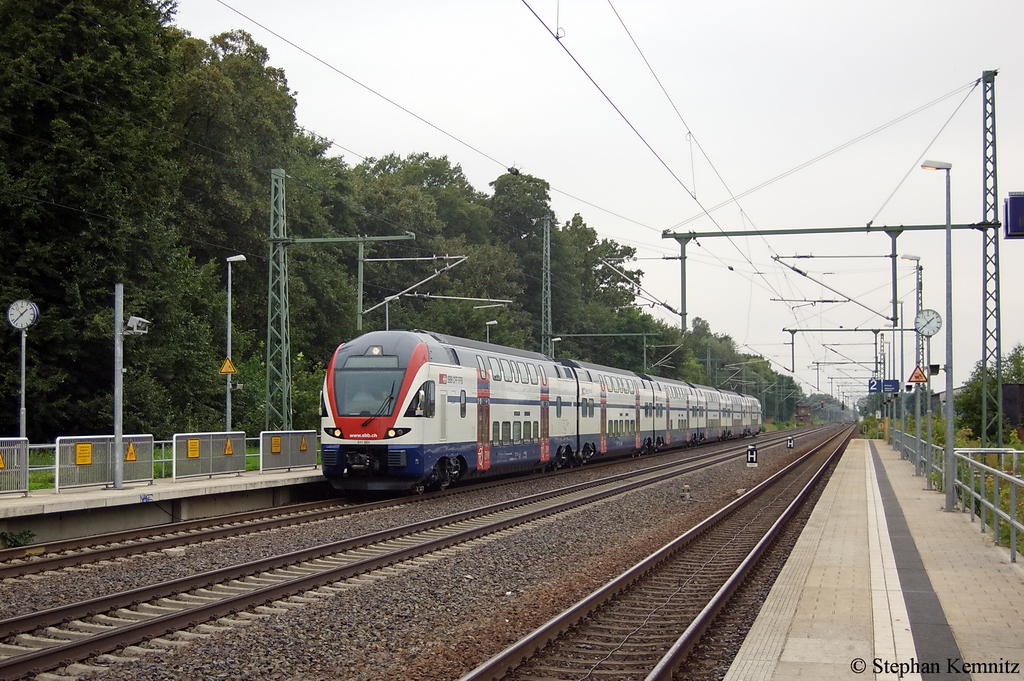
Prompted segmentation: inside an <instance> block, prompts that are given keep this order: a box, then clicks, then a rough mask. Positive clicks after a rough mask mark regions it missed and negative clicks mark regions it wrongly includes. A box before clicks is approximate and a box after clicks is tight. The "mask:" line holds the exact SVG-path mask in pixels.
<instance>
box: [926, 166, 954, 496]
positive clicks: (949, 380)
mask: <svg viewBox="0 0 1024 681" xmlns="http://www.w3.org/2000/svg"><path fill="white" fill-rule="evenodd" d="M921 167H922V168H924V169H925V170H944V171H946V404H945V410H944V413H945V417H946V447H945V454H944V456H943V461H942V467H943V471H942V485H943V489H945V490H946V512H947V513H948V512H950V511H952V510H953V500H954V498H955V495H954V494H953V479H954V475H953V464H954V462H955V459H954V456H953V437H954V428H953V227H952V224H953V223H952V217H951V215H950V194H949V171H950V170H951V169H952V168H953V164H951V163H946V162H945V161H925V162H924V163H922V164H921Z"/></svg>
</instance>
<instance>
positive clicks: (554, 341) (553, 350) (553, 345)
mask: <svg viewBox="0 0 1024 681" xmlns="http://www.w3.org/2000/svg"><path fill="white" fill-rule="evenodd" d="M560 340H562V337H561V336H559V337H558V338H552V339H551V341H550V343H551V359H554V358H555V343H557V342H559V341H560Z"/></svg>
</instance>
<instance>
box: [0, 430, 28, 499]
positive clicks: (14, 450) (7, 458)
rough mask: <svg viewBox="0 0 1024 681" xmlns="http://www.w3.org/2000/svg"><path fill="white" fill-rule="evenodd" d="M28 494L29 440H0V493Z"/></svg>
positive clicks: (9, 438) (11, 438)
mask: <svg viewBox="0 0 1024 681" xmlns="http://www.w3.org/2000/svg"><path fill="white" fill-rule="evenodd" d="M3 492H21V493H22V494H27V493H28V438H24V437H5V438H0V493H3Z"/></svg>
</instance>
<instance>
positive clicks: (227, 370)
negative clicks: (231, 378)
mask: <svg viewBox="0 0 1024 681" xmlns="http://www.w3.org/2000/svg"><path fill="white" fill-rule="evenodd" d="M220 373H221V374H222V375H223V374H233V373H236V372H235V365H234V364H232V363H231V358H230V357H225V358H224V363H223V364H221V365H220Z"/></svg>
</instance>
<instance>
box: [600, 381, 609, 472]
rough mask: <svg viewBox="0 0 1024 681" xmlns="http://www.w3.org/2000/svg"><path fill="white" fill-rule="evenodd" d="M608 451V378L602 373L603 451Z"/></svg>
mask: <svg viewBox="0 0 1024 681" xmlns="http://www.w3.org/2000/svg"><path fill="white" fill-rule="evenodd" d="M607 451H608V379H607V378H606V377H605V376H604V375H603V374H602V375H601V453H602V454H604V453H605V452H607Z"/></svg>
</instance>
